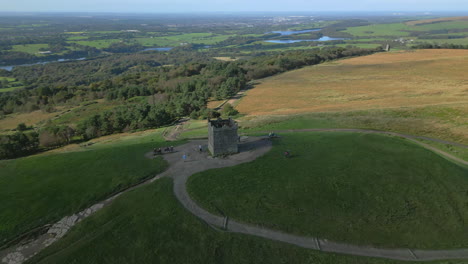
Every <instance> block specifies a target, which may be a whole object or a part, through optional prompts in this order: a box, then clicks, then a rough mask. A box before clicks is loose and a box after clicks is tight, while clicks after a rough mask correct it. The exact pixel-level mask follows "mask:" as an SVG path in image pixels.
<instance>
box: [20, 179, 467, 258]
mask: <svg viewBox="0 0 468 264" xmlns="http://www.w3.org/2000/svg"><path fill="white" fill-rule="evenodd" d="M135 205H137V206H135ZM28 263H87V264H88V263H112V264H117V263H170V264H177V263H203V264H209V263H269V264H270V263H271V264H272V263H311V264H312V263H313V264H326V263H333V264H344V263H349V264H351V263H353V264H357V263H360V264H366V263H376V264H379V263H402V262H398V261H389V260H382V259H373V258H364V257H354V256H343V255H337V254H325V253H321V252H317V251H313V250H307V249H302V248H298V247H295V246H291V245H287V244H283V243H279V242H273V241H269V240H265V239H260V238H256V237H251V236H245V235H240V234H232V233H224V232H219V231H215V230H213V229H212V228H210V227H208V226H207V225H206V224H204V223H202V222H200V221H199V220H198V219H197V218H195V216H193V215H191V214H190V213H189V212H187V211H186V210H185V209H184V208H183V207H182V206H181V205H180V204H179V203H178V201H177V200H176V199H175V197H174V195H173V193H172V183H171V180H169V179H161V180H159V181H156V182H155V183H153V184H151V185H149V186H146V187H143V188H141V189H137V190H134V191H131V192H130V193H127V194H125V195H123V196H121V197H119V198H118V199H117V200H115V201H114V203H113V204H112V205H110V207H108V208H105V209H103V210H102V211H100V212H98V213H96V214H95V215H93V216H91V217H90V218H88V219H87V220H85V221H83V222H82V223H80V224H78V225H77V226H76V227H75V228H73V229H72V230H71V231H70V233H68V234H67V236H66V237H64V238H63V239H62V240H60V241H58V242H57V243H55V244H53V245H52V246H50V247H49V248H47V249H45V250H44V251H43V252H41V253H40V254H39V255H37V256H36V257H35V258H33V259H31V260H30V261H29V262H28ZM450 263H462V262H457V261H453V262H450Z"/></svg>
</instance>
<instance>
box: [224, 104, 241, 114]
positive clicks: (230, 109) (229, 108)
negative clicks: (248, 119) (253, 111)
mask: <svg viewBox="0 0 468 264" xmlns="http://www.w3.org/2000/svg"><path fill="white" fill-rule="evenodd" d="M221 114H222V116H224V117H228V116H235V115H237V114H239V111H237V110H236V109H235V108H234V107H233V106H232V105H231V104H228V103H226V104H225V105H224V106H223V109H222V110H221Z"/></svg>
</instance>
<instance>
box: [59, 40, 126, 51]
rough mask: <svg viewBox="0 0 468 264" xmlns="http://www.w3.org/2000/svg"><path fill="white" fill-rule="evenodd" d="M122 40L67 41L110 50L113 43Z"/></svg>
mask: <svg viewBox="0 0 468 264" xmlns="http://www.w3.org/2000/svg"><path fill="white" fill-rule="evenodd" d="M120 41H122V40H120V39H102V40H75V41H67V42H68V43H76V44H79V45H83V46H90V47H95V48H97V49H105V48H108V47H109V46H110V45H111V44H112V43H117V42H120Z"/></svg>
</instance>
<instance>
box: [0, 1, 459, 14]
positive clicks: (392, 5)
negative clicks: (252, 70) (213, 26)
mask: <svg viewBox="0 0 468 264" xmlns="http://www.w3.org/2000/svg"><path fill="white" fill-rule="evenodd" d="M0 11H17V12H125V13H130V12H131V13H133V12H142V13H173V12H183V13H187V12H219V11H224V12H226V11H227V12H244V11H248V12H262V11H263V12H278V11H280V12H281V11H286V12H289V11H311V12H320V11H341V12H342V11H407V12H409V11H428V12H436V11H467V12H468V0H391V1H389V0H351V1H350V0H198V1H196V0H41V1H39V0H0Z"/></svg>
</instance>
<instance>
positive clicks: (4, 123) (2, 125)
mask: <svg viewBox="0 0 468 264" xmlns="http://www.w3.org/2000/svg"><path fill="white" fill-rule="evenodd" d="M57 114H58V113H57V112H55V113H47V112H44V111H42V110H37V111H33V112H29V113H15V114H10V115H7V116H6V117H5V118H3V119H0V131H1V130H10V129H14V128H16V127H17V126H18V124H19V123H25V124H26V125H28V126H32V125H36V124H38V123H40V122H43V121H45V120H47V119H50V118H52V117H54V116H56V115H57Z"/></svg>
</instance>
